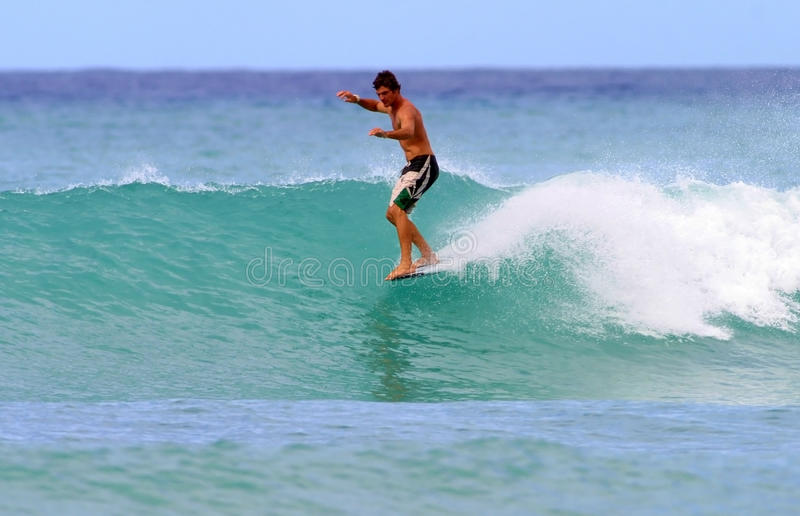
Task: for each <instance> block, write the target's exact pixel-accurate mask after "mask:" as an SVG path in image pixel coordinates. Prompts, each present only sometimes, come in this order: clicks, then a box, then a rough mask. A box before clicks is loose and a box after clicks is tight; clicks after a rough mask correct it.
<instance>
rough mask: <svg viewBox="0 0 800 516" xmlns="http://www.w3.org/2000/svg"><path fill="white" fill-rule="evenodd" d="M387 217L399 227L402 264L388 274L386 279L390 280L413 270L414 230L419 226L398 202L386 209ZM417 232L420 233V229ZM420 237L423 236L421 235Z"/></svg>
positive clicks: (398, 235)
mask: <svg viewBox="0 0 800 516" xmlns="http://www.w3.org/2000/svg"><path fill="white" fill-rule="evenodd" d="M386 218H387V219H389V222H391V223H392V224H394V227H395V228H397V239H398V240H399V241H400V265H398V266H397V267H395V269H394V270H393V271H392V272H390V273H389V275H388V276H386V278H385V279H387V280H390V279H394V278H396V277H397V276H403V275H405V274H409V273H411V272H412V271H413V269H412V268H411V243H412V242H413V240H414V231H415V230H416V229H417V228H416V226H414V223H413V222H411V221H410V220H409V218H408V215H407V214H406V212H405V211H403V210H402V209H400V207H399V206H397V205H396V204H392V205H391V206H389V209H388V210H386ZM416 232H417V234H419V231H418V230H417V231H416ZM420 238H422V236H421V235H420ZM426 245H427V244H426Z"/></svg>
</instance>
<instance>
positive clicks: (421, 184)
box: [389, 154, 439, 213]
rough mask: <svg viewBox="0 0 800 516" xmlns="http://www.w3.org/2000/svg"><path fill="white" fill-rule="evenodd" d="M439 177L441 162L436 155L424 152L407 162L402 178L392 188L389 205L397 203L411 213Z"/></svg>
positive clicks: (401, 174)
mask: <svg viewBox="0 0 800 516" xmlns="http://www.w3.org/2000/svg"><path fill="white" fill-rule="evenodd" d="M438 178H439V164H438V163H436V156H434V155H433V154H423V155H422V156H417V157H415V158H413V159H412V160H411V161H409V162H407V163H406V166H405V168H403V171H402V172H401V173H400V179H398V180H397V183H395V185H394V188H393V189H392V196H391V197H390V199H389V206H391V205H392V204H396V205H397V206H399V207H400V209H402V210H403V211H405V212H406V213H411V210H413V209H414V205H415V204H416V203H417V201H418V200H419V198H420V197H422V194H424V193H425V192H426V191H427V190H428V188H430V187H431V186H433V183H435V182H436V179H438Z"/></svg>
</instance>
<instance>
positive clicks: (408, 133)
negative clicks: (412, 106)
mask: <svg viewBox="0 0 800 516" xmlns="http://www.w3.org/2000/svg"><path fill="white" fill-rule="evenodd" d="M398 118H399V119H400V129H395V130H394V131H384V133H383V134H384V137H385V138H391V139H393V140H408V139H409V138H412V137H413V136H414V127H415V125H414V117H413V116H408V115H407V114H403V115H400V116H399V117H398Z"/></svg>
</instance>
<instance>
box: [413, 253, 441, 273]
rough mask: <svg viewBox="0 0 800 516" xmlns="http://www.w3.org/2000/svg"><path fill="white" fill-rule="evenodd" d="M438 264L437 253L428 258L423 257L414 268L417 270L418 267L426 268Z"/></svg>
mask: <svg viewBox="0 0 800 516" xmlns="http://www.w3.org/2000/svg"><path fill="white" fill-rule="evenodd" d="M437 263H439V257H438V256H436V253H431V254H429V255H428V256H423V257H422V258H420V259H419V260H417V261H416V262H414V264H413V265H412V267H413V268H414V269H416V268H417V267H424V266H426V265H436V264H437Z"/></svg>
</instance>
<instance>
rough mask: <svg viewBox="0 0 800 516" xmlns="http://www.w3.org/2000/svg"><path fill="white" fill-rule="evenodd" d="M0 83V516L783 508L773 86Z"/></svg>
mask: <svg viewBox="0 0 800 516" xmlns="http://www.w3.org/2000/svg"><path fill="white" fill-rule="evenodd" d="M376 72H377V70H375V71H363V72H359V71H316V72H256V71H219V72H192V71H153V72H132V71H122V70H88V71H72V72H2V73H0V513H4V514H52V513H59V514H86V513H101V514H143V513H148V514H150V513H154V514H186V513H193V514H195V513H196V514H294V513H299V514H323V513H325V514H331V513H333V514H387V513H388V514H559V515H564V514H569V515H600V514H603V515H606V514H625V515H629V514H637V515H639V514H640V515H650V514H693V515H695V514H696V515H712V514H714V515H716V514H747V515H759V514H763V515H783V514H786V515H789V514H796V511H797V508H798V507H800V70H797V69H708V70H704V69H687V70H680V69H653V70H602V69H597V70H490V69H480V70H464V71H456V70H449V71H447V70H439V71H437V70H427V71H426V70H416V71H414V70H406V71H404V70H395V72H396V73H397V76H398V79H399V81H400V83H401V84H402V92H403V94H404V95H406V96H407V97H408V98H409V99H410V100H411V101H412V102H414V103H415V105H416V106H417V107H418V108H419V109H420V111H421V112H422V114H423V117H424V121H425V126H426V128H427V131H428V134H429V136H430V139H431V144H432V146H433V148H434V151H435V152H436V155H437V158H438V161H439V164H440V166H441V175H440V177H439V180H438V181H437V183H436V184H435V185H434V186H433V188H432V189H431V190H429V191H428V192H427V193H426V194H425V195H424V196H423V198H422V200H421V201H420V202H419V205H418V207H417V209H416V211H415V212H414V214H413V215H412V219H413V220H414V221H415V223H416V224H417V226H418V227H419V228H420V230H421V231H422V233H423V234H424V235H425V237H426V238H427V240H428V242H429V243H430V244H431V246H432V247H433V248H434V249H435V250H436V251H437V252H438V254H439V256H440V258H441V259H442V263H443V265H442V267H441V270H440V272H438V273H436V274H431V275H427V276H422V277H415V278H410V279H406V280H401V281H396V282H384V281H383V280H382V278H383V277H384V276H385V275H386V274H387V273H388V272H389V271H390V270H391V269H392V268H393V266H394V265H395V264H396V263H397V260H398V258H399V249H398V244H397V237H396V233H395V231H394V228H393V227H392V226H391V225H390V224H389V223H388V222H387V221H386V220H385V218H384V212H385V210H386V207H387V206H388V197H389V193H390V191H391V187H392V185H393V183H394V181H395V180H396V178H397V177H398V175H399V171H400V169H401V168H402V167H403V166H404V164H405V159H404V156H403V154H402V152H401V151H400V148H399V145H398V144H397V142H394V141H391V140H383V139H377V138H370V137H368V136H367V133H368V132H369V130H370V129H371V128H373V127H382V128H384V129H386V128H389V127H390V124H389V120H388V118H387V117H386V116H385V115H381V114H378V113H371V112H367V111H365V110H363V109H360V108H358V107H356V106H354V105H352V104H347V103H343V102H341V101H340V100H339V99H337V98H336V95H335V94H336V92H337V91H338V90H341V89H348V90H351V91H353V92H354V93H358V94H360V95H361V96H362V97H368V96H374V91H373V90H372V88H371V82H372V79H373V77H374V75H375V73H376Z"/></svg>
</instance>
